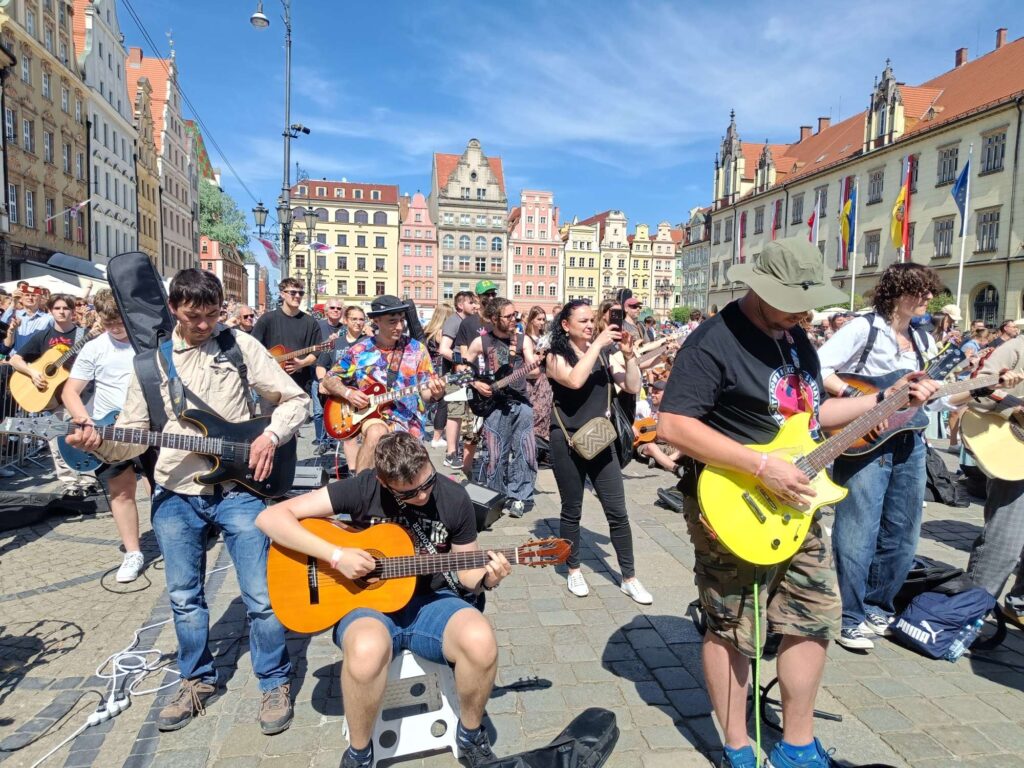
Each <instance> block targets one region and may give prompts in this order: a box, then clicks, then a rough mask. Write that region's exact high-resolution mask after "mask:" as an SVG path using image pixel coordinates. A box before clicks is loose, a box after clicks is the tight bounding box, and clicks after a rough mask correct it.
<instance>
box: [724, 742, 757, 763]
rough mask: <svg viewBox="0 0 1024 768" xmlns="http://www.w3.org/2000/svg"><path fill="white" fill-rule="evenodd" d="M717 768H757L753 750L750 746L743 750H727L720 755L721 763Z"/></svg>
mask: <svg viewBox="0 0 1024 768" xmlns="http://www.w3.org/2000/svg"><path fill="white" fill-rule="evenodd" d="M718 768H757V756H756V755H755V754H754V748H753V747H751V746H750V745H747V746H745V747H743V749H732V750H730V749H728V748H726V750H725V753H724V754H723V755H722V762H721V763H720V764H719V766H718Z"/></svg>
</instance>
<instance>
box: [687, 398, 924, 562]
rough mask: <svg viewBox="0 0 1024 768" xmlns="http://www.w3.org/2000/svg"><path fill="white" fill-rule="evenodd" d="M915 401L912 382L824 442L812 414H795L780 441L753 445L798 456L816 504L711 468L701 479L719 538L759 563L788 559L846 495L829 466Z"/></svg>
mask: <svg viewBox="0 0 1024 768" xmlns="http://www.w3.org/2000/svg"><path fill="white" fill-rule="evenodd" d="M909 402H910V387H909V385H905V386H903V387H901V388H900V389H899V390H898V391H897V392H895V393H894V394H893V395H891V396H889V397H887V398H885V399H884V400H883V401H882V402H881V403H879V404H878V405H876V406H875V407H874V408H872V409H871V410H870V411H868V412H867V413H865V414H863V415H862V416H860V417H859V418H857V419H854V420H853V421H851V422H850V423H849V424H847V425H846V427H844V428H843V429H842V430H841V431H840V432H838V433H837V434H835V435H833V436H832V437H830V438H829V439H828V440H826V441H825V442H823V443H820V444H818V443H816V442H815V441H814V438H812V437H811V435H810V420H811V416H810V414H809V413H797V414H794V415H793V416H790V417H789V418H788V419H787V420H786V422H785V423H784V424H783V425H782V429H780V430H779V434H778V435H776V436H775V439H774V440H772V441H771V442H770V443H768V444H767V445H751V446H749V447H750V448H753V449H754V450H755V451H761V452H766V453H773V454H775V455H776V456H779V457H780V458H784V459H786V460H788V461H792V462H793V463H794V464H796V465H797V466H798V467H799V468H800V469H801V470H803V472H804V474H806V475H807V476H808V477H809V478H810V479H811V487H812V488H813V489H814V491H815V492H816V493H817V495H816V496H815V497H814V498H813V500H812V502H811V505H810V506H808V507H806V508H798V507H791V506H789V505H788V504H786V503H784V502H782V501H780V500H779V498H778V497H777V496H776V495H775V494H774V493H773V492H772V491H771V490H769V489H768V487H767V486H766V485H764V483H762V482H761V480H759V479H758V478H756V477H754V476H753V475H748V474H745V473H743V472H735V471H732V470H728V469H721V468H718V467H707V468H705V469H704V471H703V472H701V473H700V479H699V480H698V482H697V498H698V500H699V501H700V508H701V513H702V514H703V516H704V519H705V521H706V522H707V524H708V526H709V527H710V528H711V530H712V531H713V532H714V534H715V536H716V537H717V538H718V540H719V541H721V542H722V544H723V545H724V546H725V547H727V548H728V549H729V550H730V551H731V552H732V553H733V554H735V555H736V556H737V557H739V558H740V559H742V560H746V561H747V562H750V563H755V564H756V565H775V564H776V563H781V562H784V561H786V560H788V559H789V558H791V557H792V556H793V555H795V554H796V553H797V551H798V550H799V549H800V546H801V545H802V544H803V541H804V538H805V537H806V536H807V531H808V529H809V528H810V527H811V523H812V522H813V520H814V513H815V512H817V511H818V509H819V508H821V507H823V506H825V505H826V504H835V503H836V502H837V501H839V500H841V499H843V498H844V497H845V496H846V489H845V488H843V487H841V486H838V485H836V484H835V483H833V482H832V480H831V479H830V478H829V476H828V474H826V472H825V468H826V467H828V466H829V465H830V464H831V463H832V462H833V461H834V460H835V459H837V458H838V457H839V456H841V455H842V454H843V453H844V452H845V451H846V450H847V449H848V448H849V447H850V446H851V445H853V444H854V443H855V442H856V441H857V440H858V439H860V438H861V437H863V436H864V435H866V434H867V433H868V432H870V431H871V430H872V429H874V428H875V427H877V426H878V425H879V424H880V423H881V422H882V421H884V420H886V419H888V418H889V417H890V416H892V415H893V414H894V413H896V412H897V411H898V410H900V409H901V408H904V407H905V406H906V405H907V404H908V403H909Z"/></svg>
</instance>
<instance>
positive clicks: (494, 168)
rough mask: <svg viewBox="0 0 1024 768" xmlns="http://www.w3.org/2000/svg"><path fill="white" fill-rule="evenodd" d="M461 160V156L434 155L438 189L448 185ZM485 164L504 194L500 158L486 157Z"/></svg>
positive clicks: (437, 153) (440, 153)
mask: <svg viewBox="0 0 1024 768" xmlns="http://www.w3.org/2000/svg"><path fill="white" fill-rule="evenodd" d="M461 159H462V155H447V154H444V153H442V152H435V153H434V167H435V168H437V186H438V188H440V187H443V186H445V185H446V184H447V183H448V179H449V178H451V175H452V173H454V172H455V169H456V168H457V167H458V165H459V160H461ZM487 164H488V165H489V166H490V167H491V173H493V174H494V178H495V179H497V180H498V189H500V190H501V194H503V195H504V194H505V173H504V171H503V170H502V168H501V158H500V157H488V158H487Z"/></svg>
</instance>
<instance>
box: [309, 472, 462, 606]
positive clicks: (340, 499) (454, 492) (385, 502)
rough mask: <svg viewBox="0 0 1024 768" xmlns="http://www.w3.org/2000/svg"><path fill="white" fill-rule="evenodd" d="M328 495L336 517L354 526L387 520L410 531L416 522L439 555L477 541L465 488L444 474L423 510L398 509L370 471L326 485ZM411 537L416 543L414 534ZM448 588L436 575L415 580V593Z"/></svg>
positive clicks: (440, 575)
mask: <svg viewBox="0 0 1024 768" xmlns="http://www.w3.org/2000/svg"><path fill="white" fill-rule="evenodd" d="M327 495H328V497H329V498H330V500H331V508H332V509H333V510H334V513H335V514H336V515H343V514H344V515H349V516H350V517H351V518H352V522H354V523H357V524H363V525H369V524H373V523H379V522H385V521H386V522H392V523H398V524H400V525H402V526H403V527H405V528H409V527H410V526H409V521H410V520H416V521H417V522H418V523H419V526H420V528H422V529H423V533H425V534H426V535H427V536H428V537H429V538H430V542H431V543H432V544H433V545H434V547H436V548H437V551H438V552H449V551H451V545H452V544H472V543H473V542H474V541H476V512H475V511H474V510H473V502H472V501H470V498H469V494H468V493H466V489H465V488H463V487H462V486H461V485H459V484H458V483H456V482H455V481H454V480H451V479H450V478H447V477H444V476H443V475H438V476H437V481H436V482H435V483H434V488H433V490H432V491H431V493H430V499H429V500H428V501H427V503H426V504H424V505H423V506H422V507H417V506H413V505H412V504H406V505H404V507H400V506H399V505H398V502H397V501H395V497H394V496H393V495H392V494H391V491H388V490H387V489H385V488H383V487H381V484H380V480H378V479H377V475H376V473H375V472H374V471H373V470H372V469H366V470H363V471H362V472H360V473H359V474H358V475H355V476H354V477H349V478H347V479H345V480H337V481H335V482H332V483H329V484H328V485H327ZM410 535H411V536H412V540H413V542H414V543H415V542H416V537H415V535H412V534H410ZM417 549H419V547H417ZM456 580H458V577H456ZM447 588H448V582H447V581H446V580H445V578H444V575H442V574H439V573H438V574H434V575H433V576H429V575H428V576H420V577H419V578H418V579H417V581H416V594H424V593H429V592H436V591H438V590H440V589H447Z"/></svg>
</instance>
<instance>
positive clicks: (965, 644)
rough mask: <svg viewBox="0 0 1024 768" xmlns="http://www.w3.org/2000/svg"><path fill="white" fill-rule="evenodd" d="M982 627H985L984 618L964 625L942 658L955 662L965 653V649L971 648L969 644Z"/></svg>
mask: <svg viewBox="0 0 1024 768" xmlns="http://www.w3.org/2000/svg"><path fill="white" fill-rule="evenodd" d="M983 626H985V618H984V617H982V618H980V619H975V620H974V621H972V622H971V623H970V624H965V625H964V626H963V628H962V629H961V630H960V631H959V632H958V633H957V636H956V637H955V638H954V639H953V642H952V643H951V644H950V646H949V650H947V651H946V653H945V655H944V656H943V658H944V659H945V660H946V661H956V660H957V659H959V658H960V657H961V656H963V655H964V654H965V653H966V652H967V649H968V648H970V647H971V643H973V642H974V638H976V637H977V636H978V633H979V632H980V631H981V628H982V627H983Z"/></svg>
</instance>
